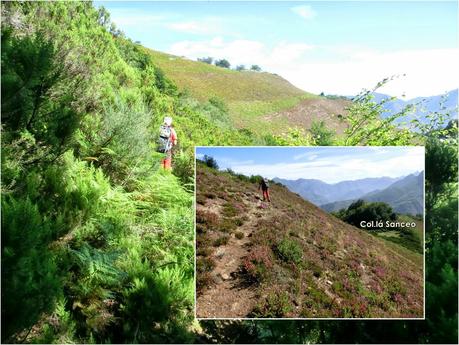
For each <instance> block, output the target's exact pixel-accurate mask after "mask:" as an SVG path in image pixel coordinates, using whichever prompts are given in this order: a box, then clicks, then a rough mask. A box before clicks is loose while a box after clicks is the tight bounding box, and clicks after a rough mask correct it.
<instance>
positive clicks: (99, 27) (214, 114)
mask: <svg viewBox="0 0 459 345" xmlns="http://www.w3.org/2000/svg"><path fill="white" fill-rule="evenodd" d="M1 6H2V8H1V15H2V24H1V25H2V28H1V30H2V51H1V55H2V71H1V73H2V74H1V84H2V86H1V87H2V101H1V103H2V108H1V111H2V161H1V163H2V177H1V183H2V199H1V202H2V335H1V337H2V342H4V343H6V342H9V343H174V342H175V343H177V342H179V343H193V342H197V343H204V342H229V343H252V342H255V343H303V342H317V343H322V342H324V343H333V342H337V343H339V342H346V343H349V342H366V343H371V342H384V343H405V342H422V343H434V342H441V343H456V342H457V225H458V222H457V123H455V122H450V123H449V124H447V123H445V121H444V120H442V116H441V115H440V114H437V113H431V114H429V117H428V120H429V121H428V123H424V124H421V123H414V124H413V126H416V131H411V130H408V129H400V128H398V127H397V126H395V125H394V124H393V122H394V120H395V119H399V118H403V117H404V115H406V112H407V111H409V109H405V110H403V111H402V112H399V113H397V114H395V115H393V116H390V117H387V118H385V119H381V117H380V113H381V105H380V104H377V103H375V102H373V101H372V96H371V95H370V91H365V92H363V93H362V94H361V95H359V96H358V97H356V98H355V99H354V100H353V102H352V103H350V104H349V105H348V107H347V110H346V111H347V113H346V115H345V116H342V117H341V120H342V121H343V126H344V127H343V128H344V129H343V132H342V135H340V136H335V135H333V134H330V133H331V132H329V130H327V128H325V127H324V126H317V127H316V128H315V129H314V130H305V129H302V128H301V127H295V126H292V127H291V128H289V130H288V131H285V132H283V133H270V132H264V133H256V134H254V133H252V131H251V130H249V129H245V128H238V127H236V126H233V123H232V122H231V121H230V120H227V115H228V114H227V109H226V108H225V107H224V106H222V104H221V103H220V102H209V101H205V100H194V99H192V98H191V97H190V96H189V95H187V94H186V93H185V92H183V90H180V89H178V88H177V86H176V85H175V84H174V83H173V82H172V81H171V79H169V77H168V75H167V74H166V73H165V72H163V71H162V70H161V69H160V68H158V67H157V65H156V63H155V57H154V55H152V54H150V53H149V51H148V50H146V49H144V48H143V47H142V46H141V45H139V44H137V43H134V42H133V41H131V40H129V39H127V38H126V37H125V36H124V34H123V33H122V32H121V31H120V30H118V29H117V28H116V26H115V25H114V24H113V23H112V22H111V21H110V16H109V13H108V12H107V11H106V10H105V9H104V8H100V9H97V8H95V7H94V6H93V4H92V3H91V2H59V1H58V2H15V1H13V2H2V3H1ZM215 68H217V67H215ZM247 73H252V72H247ZM253 73H257V72H253ZM384 82H386V81H384ZM426 82H428V81H426ZM164 116H171V117H172V118H173V119H174V126H175V128H176V131H177V135H178V138H179V145H178V146H177V147H176V149H175V152H174V162H173V173H170V172H167V171H162V170H160V168H159V162H160V159H161V157H162V156H161V154H159V153H157V152H156V149H155V140H156V137H157V134H158V133H157V132H158V127H159V125H160V124H161V123H162V120H163V118H164ZM325 134H326V137H327V142H326V143H323V142H321V140H322V138H323V137H324V135H325ZM321 143H322V144H327V145H414V144H415V145H425V146H426V170H425V173H426V280H427V282H426V320H425V321H381V322H376V321H371V322H365V321H358V322H352V321H345V322H343V321H286V322H278V321H267V322H257V321H201V322H198V321H197V320H195V319H194V297H195V296H194V244H193V239H194V234H193V230H194V229H193V223H194V218H193V217H194V208H193V204H194V200H193V183H194V181H193V176H194V156H193V150H194V146H195V145H258V144H263V145H317V144H321Z"/></svg>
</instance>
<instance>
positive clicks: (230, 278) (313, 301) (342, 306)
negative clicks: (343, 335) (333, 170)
mask: <svg viewBox="0 0 459 345" xmlns="http://www.w3.org/2000/svg"><path fill="white" fill-rule="evenodd" d="M196 193H197V194H196V198H197V199H196V202H197V209H196V230H197V261H196V265H197V267H196V269H197V278H196V279H197V291H198V296H197V316H198V317H200V318H212V317H308V318H309V317H311V318H315V317H422V310H423V307H422V306H423V273H422V255H419V254H417V253H414V252H413V251H410V250H408V249H406V248H403V247H400V246H398V245H397V244H395V243H392V242H388V241H385V240H383V239H380V238H378V237H376V236H373V235H371V234H369V233H367V232H365V231H363V230H360V229H357V228H355V227H352V226H350V225H348V224H346V223H343V222H341V221H340V220H339V219H337V218H335V217H333V216H331V215H328V214H326V213H325V212H323V211H322V210H321V209H319V208H318V207H316V206H314V205H313V204H311V203H309V202H307V201H305V200H303V199H302V198H301V197H300V196H299V195H297V194H294V193H292V192H290V191H288V190H287V188H285V187H283V186H281V185H278V184H273V185H272V186H271V197H272V203H265V202H262V201H261V200H260V198H259V192H258V191H257V185H256V184H255V183H251V182H250V181H249V180H248V178H245V177H242V176H239V177H237V176H233V175H230V174H229V173H222V172H218V171H216V170H213V169H210V168H208V167H206V166H204V165H202V164H201V163H198V165H197V186H196Z"/></svg>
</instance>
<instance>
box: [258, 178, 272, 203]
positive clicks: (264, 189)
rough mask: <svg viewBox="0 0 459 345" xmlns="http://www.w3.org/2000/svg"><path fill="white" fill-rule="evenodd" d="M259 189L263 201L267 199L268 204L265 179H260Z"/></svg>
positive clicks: (267, 187) (266, 180)
mask: <svg viewBox="0 0 459 345" xmlns="http://www.w3.org/2000/svg"><path fill="white" fill-rule="evenodd" d="M259 189H261V190H262V192H263V201H266V199H267V200H268V201H269V202H271V199H270V198H269V183H268V179H267V178H266V177H265V178H262V179H261V181H260V187H259Z"/></svg>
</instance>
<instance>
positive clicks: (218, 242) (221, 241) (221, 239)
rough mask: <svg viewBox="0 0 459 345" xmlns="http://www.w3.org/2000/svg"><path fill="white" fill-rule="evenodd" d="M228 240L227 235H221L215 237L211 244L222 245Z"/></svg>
mask: <svg viewBox="0 0 459 345" xmlns="http://www.w3.org/2000/svg"><path fill="white" fill-rule="evenodd" d="M228 241H229V236H227V235H226V236H221V237H219V238H217V239H216V240H215V241H214V243H213V246H214V247H219V246H223V245H225V244H227V243H228Z"/></svg>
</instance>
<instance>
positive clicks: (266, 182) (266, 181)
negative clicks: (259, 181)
mask: <svg viewBox="0 0 459 345" xmlns="http://www.w3.org/2000/svg"><path fill="white" fill-rule="evenodd" d="M263 181H264V183H265V186H266V188H269V182H268V180H267V179H264V180H263Z"/></svg>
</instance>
